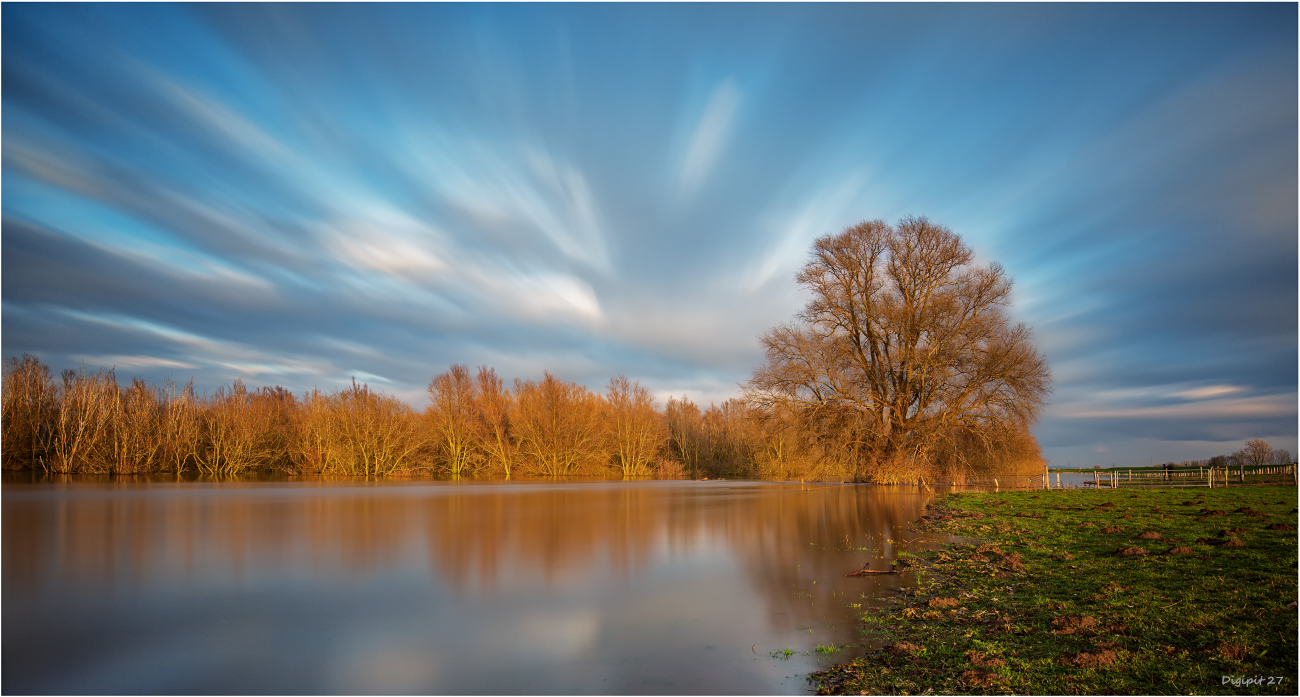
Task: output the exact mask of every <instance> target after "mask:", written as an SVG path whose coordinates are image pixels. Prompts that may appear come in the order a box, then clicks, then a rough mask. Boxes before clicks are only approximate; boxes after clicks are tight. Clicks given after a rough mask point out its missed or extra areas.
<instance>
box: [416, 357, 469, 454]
mask: <svg viewBox="0 0 1300 697" xmlns="http://www.w3.org/2000/svg"><path fill="white" fill-rule="evenodd" d="M476 387H477V384H476V382H475V380H474V379H473V378H472V377H471V376H470V374H469V369H468V368H466V367H465V366H463V365H453V366H452V367H451V369H450V370H448V371H447V372H445V373H442V374H440V375H437V376H435V377H434V378H433V381H432V382H430V383H429V401H430V404H429V410H428V420H429V428H430V430H431V431H432V432H433V434H434V447H435V449H436V451H437V453H438V458H439V460H440V461H441V462H442V463H443V469H445V470H446V471H447V472H448V473H450V474H452V475H453V476H460V475H462V474H467V473H469V471H470V470H471V469H472V467H473V464H474V455H475V449H474V440H475V439H474V427H475V417H476V411H477V408H478V398H477V397H478V395H477V394H476V392H477V390H476Z"/></svg>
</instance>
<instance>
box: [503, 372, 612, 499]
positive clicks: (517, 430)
mask: <svg viewBox="0 0 1300 697" xmlns="http://www.w3.org/2000/svg"><path fill="white" fill-rule="evenodd" d="M515 401H516V404H517V415H516V417H515V421H514V435H515V442H516V443H517V444H518V447H519V454H520V455H521V457H522V458H523V460H524V462H525V464H526V465H527V466H528V468H529V469H530V470H531V471H532V472H533V473H535V474H540V475H544V476H548V477H555V476H563V475H569V474H578V473H580V472H583V471H584V470H585V471H588V472H590V471H592V470H595V469H598V468H599V466H600V459H601V458H600V455H601V438H600V435H601V428H600V427H601V424H600V411H601V398H600V396H599V395H597V394H593V393H592V392H591V391H589V390H588V389H587V388H585V387H583V386H581V385H577V384H574V383H571V382H564V381H562V380H559V379H557V378H556V377H555V376H554V375H551V373H550V372H545V373H543V378H542V379H541V380H540V381H536V382H534V381H532V380H527V381H519V380H516V381H515Z"/></svg>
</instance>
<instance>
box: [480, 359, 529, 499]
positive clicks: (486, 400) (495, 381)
mask: <svg viewBox="0 0 1300 697" xmlns="http://www.w3.org/2000/svg"><path fill="white" fill-rule="evenodd" d="M476 383H477V384H476V385H475V390H476V391H477V393H478V411H477V413H476V419H475V428H474V438H475V442H476V443H477V445H478V450H479V452H481V453H482V454H483V456H484V458H485V459H486V460H487V464H488V467H493V466H496V467H500V468H501V471H503V472H504V473H505V475H506V477H507V478H508V477H509V476H510V473H511V471H512V470H513V469H514V466H515V462H516V461H517V460H518V459H519V450H518V448H517V447H515V443H514V440H513V438H512V437H511V414H512V412H513V411H514V409H515V405H514V398H513V396H512V395H511V394H510V391H509V390H507V389H505V387H504V386H503V384H502V382H501V378H499V377H497V371H495V370H493V369H492V368H489V367H487V366H485V365H482V366H479V369H478V378H477V380H476Z"/></svg>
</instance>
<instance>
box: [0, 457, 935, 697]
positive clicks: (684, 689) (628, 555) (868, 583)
mask: <svg viewBox="0 0 1300 697" xmlns="http://www.w3.org/2000/svg"><path fill="white" fill-rule="evenodd" d="M2 494H3V528H2V530H3V567H2V570H3V603H4V605H3V607H4V614H3V652H2V653H3V675H4V691H5V692H6V693H8V694H14V693H72V694H76V693H97V694H109V693H133V694H146V693H178V694H194V693H222V694H240V693H261V694H282V693H294V694H318V693H348V694H375V693H382V694H406V693H432V694H475V693H491V694H556V693H564V694H591V693H597V694H641V693H654V694H681V693H689V694H798V693H807V692H810V691H811V690H810V689H809V688H810V685H809V684H808V683H807V682H806V681H805V680H804V676H805V675H806V674H807V673H808V672H809V671H811V670H816V669H817V668H818V667H819V666H826V665H830V664H832V663H834V662H838V661H841V660H845V659H847V658H848V657H851V656H852V655H854V651H853V650H852V649H849V650H846V651H841V652H840V653H836V654H834V655H833V656H830V657H826V656H820V655H818V654H817V653H816V651H815V647H816V646H818V645H819V644H820V645H824V646H830V645H840V644H860V643H861V642H862V641H863V636H862V635H861V633H860V631H859V629H858V626H857V624H856V622H855V620H854V617H855V613H856V612H858V611H859V610H855V609H854V608H852V607H850V604H852V603H856V604H859V605H861V606H862V607H863V608H866V607H871V606H875V605H879V604H881V603H882V602H883V599H884V598H886V597H888V595H889V593H888V592H887V589H888V588H890V587H894V586H898V585H901V584H906V583H910V582H912V579H911V578H910V575H908V574H905V575H903V576H883V577H876V578H847V577H845V576H844V574H845V573H847V572H849V571H852V570H855V569H857V568H859V567H861V565H862V564H863V563H864V562H866V561H869V560H870V561H872V562H873V568H885V564H886V563H887V562H886V561H885V560H886V559H892V558H894V557H895V555H896V554H897V553H898V552H899V551H902V550H909V549H910V550H912V551H917V550H918V549H920V548H923V547H927V546H934V543H933V542H931V541H928V540H923V539H919V538H920V536H919V534H918V533H914V532H909V531H907V522H908V521H909V520H916V518H917V516H919V515H920V513H921V512H922V509H923V508H924V504H925V501H926V499H925V498H923V497H922V496H920V495H918V494H917V493H916V492H915V490H914V489H910V488H903V489H899V490H892V489H888V488H884V487H871V486H865V485H851V484H850V485H839V484H831V485H826V484H816V485H814V484H809V485H807V486H806V487H801V485H800V484H798V483H794V484H774V483H760V482H736V481H712V482H690V481H634V482H611V481H603V482H569V483H554V482H435V481H420V482H244V483H199V482H177V483H160V482H154V483H143V482H138V483H122V482H113V483H108V482H94V481H89V480H70V481H64V482H61V483H49V482H41V483H35V484H31V483H21V482H15V481H14V480H13V479H8V480H6V482H5V484H4V486H3V492H2ZM786 649H790V650H793V651H794V652H795V653H794V655H792V656H791V657H789V658H788V659H785V660H782V659H780V658H774V657H773V656H772V653H773V652H782V651H783V650H786Z"/></svg>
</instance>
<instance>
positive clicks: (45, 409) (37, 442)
mask: <svg viewBox="0 0 1300 697" xmlns="http://www.w3.org/2000/svg"><path fill="white" fill-rule="evenodd" d="M56 397H57V390H56V388H55V385H54V381H53V379H52V378H51V377H50V369H49V367H48V366H46V365H45V364H44V363H41V361H40V360H39V359H37V358H36V356H33V355H31V354H26V353H25V354H23V357H22V358H21V359H19V358H10V359H9V360H7V361H5V369H4V387H3V402H4V413H3V417H0V424H3V436H2V437H0V440H2V441H3V443H4V448H3V449H0V457H2V458H3V463H4V468H5V469H22V468H24V467H36V466H38V465H39V464H40V463H42V462H44V461H45V458H46V457H47V454H46V452H47V450H48V449H49V445H50V438H51V436H52V435H53V430H52V429H51V428H50V422H51V421H52V419H51V412H52V410H53V409H55V400H56Z"/></svg>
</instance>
